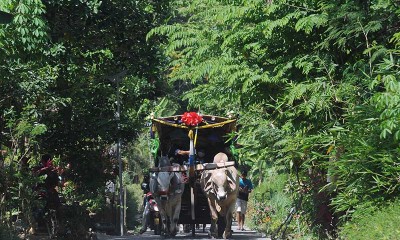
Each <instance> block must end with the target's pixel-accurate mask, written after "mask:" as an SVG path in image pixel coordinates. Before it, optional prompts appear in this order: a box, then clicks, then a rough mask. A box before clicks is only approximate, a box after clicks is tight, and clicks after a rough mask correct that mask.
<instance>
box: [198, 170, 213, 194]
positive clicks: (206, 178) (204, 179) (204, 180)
mask: <svg viewBox="0 0 400 240" xmlns="http://www.w3.org/2000/svg"><path fill="white" fill-rule="evenodd" d="M201 185H202V187H203V191H204V192H209V191H210V190H211V188H212V182H211V172H210V171H207V170H204V172H203V173H202V175H201Z"/></svg>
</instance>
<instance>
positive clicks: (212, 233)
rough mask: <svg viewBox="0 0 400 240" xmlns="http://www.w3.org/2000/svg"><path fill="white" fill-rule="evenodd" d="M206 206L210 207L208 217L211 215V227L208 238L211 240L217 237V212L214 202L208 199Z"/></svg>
mask: <svg viewBox="0 0 400 240" xmlns="http://www.w3.org/2000/svg"><path fill="white" fill-rule="evenodd" d="M208 205H209V206H210V215H211V227H210V233H209V236H210V237H211V238H217V237H218V229H217V221H218V212H217V209H216V206H215V201H211V200H210V199H208Z"/></svg>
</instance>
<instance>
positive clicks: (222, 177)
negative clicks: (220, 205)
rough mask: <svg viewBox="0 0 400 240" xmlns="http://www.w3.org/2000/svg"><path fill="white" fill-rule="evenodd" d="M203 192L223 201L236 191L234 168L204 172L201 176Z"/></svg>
mask: <svg viewBox="0 0 400 240" xmlns="http://www.w3.org/2000/svg"><path fill="white" fill-rule="evenodd" d="M202 181H203V182H202V185H203V190H204V192H206V193H209V194H212V195H214V196H215V197H216V199H217V200H219V201H223V200H225V199H226V198H227V197H228V194H229V193H231V192H234V191H236V190H237V172H236V169H235V168H221V169H213V170H206V171H204V172H203V176H202Z"/></svg>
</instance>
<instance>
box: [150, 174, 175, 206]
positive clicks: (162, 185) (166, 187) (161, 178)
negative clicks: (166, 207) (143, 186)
mask: <svg viewBox="0 0 400 240" xmlns="http://www.w3.org/2000/svg"><path fill="white" fill-rule="evenodd" d="M173 177H174V174H173V173H171V172H159V173H157V174H156V176H155V181H156V184H155V185H156V186H155V189H154V194H155V195H157V196H160V199H161V200H167V199H168V195H169V192H170V185H171V180H172V178H173Z"/></svg>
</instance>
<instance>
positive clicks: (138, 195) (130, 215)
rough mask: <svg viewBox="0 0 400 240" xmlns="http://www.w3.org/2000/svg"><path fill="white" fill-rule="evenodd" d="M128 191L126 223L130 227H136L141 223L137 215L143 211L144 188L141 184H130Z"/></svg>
mask: <svg viewBox="0 0 400 240" xmlns="http://www.w3.org/2000/svg"><path fill="white" fill-rule="evenodd" d="M126 191H127V197H126V208H127V209H126V225H127V227H128V229H135V228H136V227H137V226H138V225H139V224H140V222H139V221H138V219H137V216H138V215H140V214H141V213H142V204H143V190H142V189H141V188H140V185H139V184H129V185H127V186H126Z"/></svg>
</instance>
